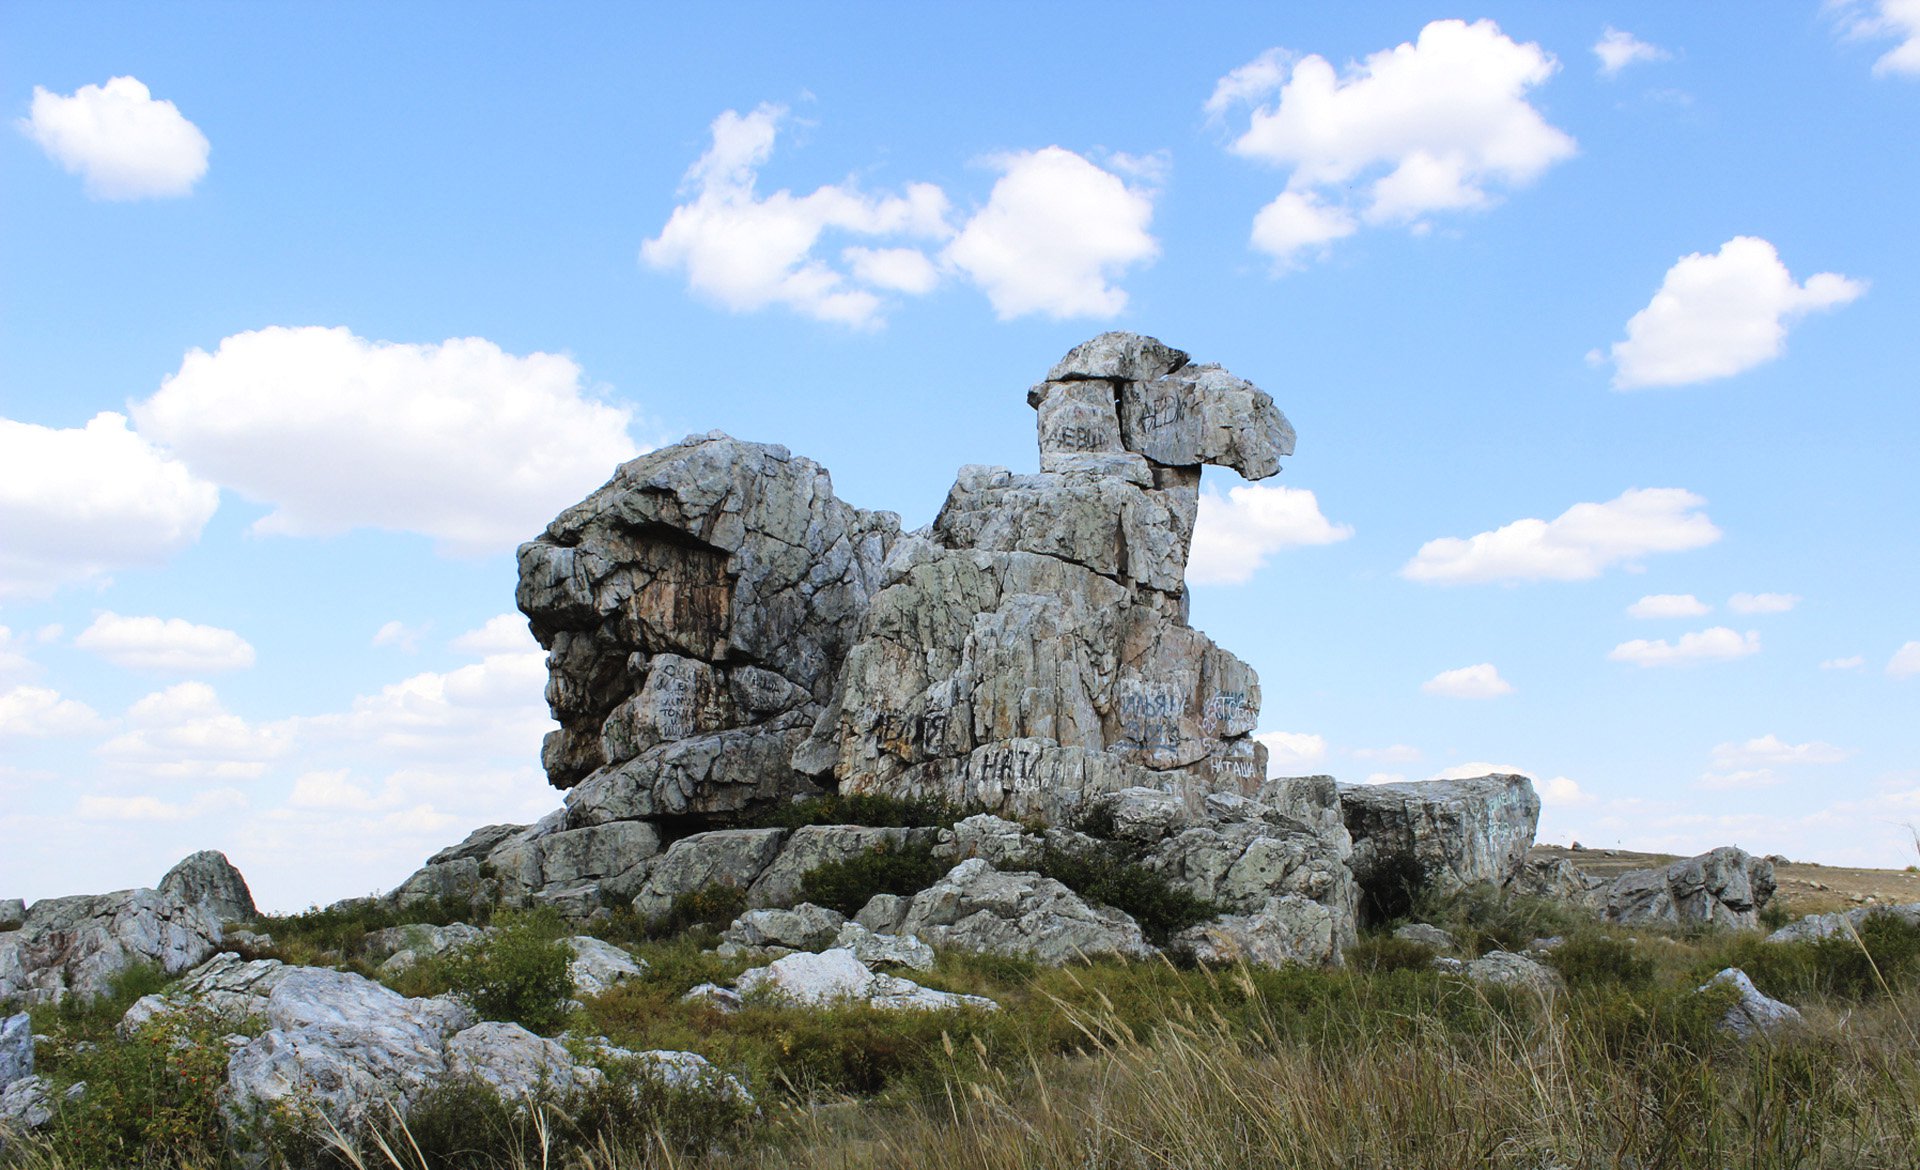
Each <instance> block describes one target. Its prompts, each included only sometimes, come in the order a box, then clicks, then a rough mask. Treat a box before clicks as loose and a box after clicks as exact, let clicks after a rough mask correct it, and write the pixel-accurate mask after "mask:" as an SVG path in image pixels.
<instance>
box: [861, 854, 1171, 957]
mask: <svg viewBox="0 0 1920 1170" xmlns="http://www.w3.org/2000/svg"><path fill="white" fill-rule="evenodd" d="M896 933H901V934H911V935H913V936H914V937H915V938H918V939H921V940H922V941H924V942H927V943H930V944H932V945H933V946H936V947H952V948H953V949H955V950H962V951H974V952H978V953H983V954H999V955H1013V956H1020V957H1027V958H1031V959H1034V960H1036V961H1038V962H1041V963H1049V964H1056V965H1057V964H1060V963H1065V962H1068V961H1069V960H1072V959H1076V958H1080V957H1082V956H1097V955H1121V956H1126V957H1130V958H1146V957H1148V956H1150V955H1152V954H1153V953H1154V950H1153V947H1151V946H1150V945H1148V943H1147V940H1146V938H1145V936H1143V935H1142V934H1141V932H1140V925H1139V923H1137V922H1135V921H1134V920H1133V919H1132V918H1131V917H1129V916H1128V915H1126V914H1124V913H1122V912H1120V911H1118V910H1114V909H1112V908H1110V907H1106V906H1095V905H1090V904H1089V903H1087V902H1085V901H1084V900H1082V899H1081V898H1080V896H1079V895H1078V894H1075V893H1074V892H1073V891H1072V890H1070V889H1068V888H1067V887H1066V886H1064V885H1061V884H1060V883H1059V882H1057V881H1054V880H1053V879H1052V878H1045V877H1041V876H1040V875H1039V874H1036V873H1018V872H1014V873H1002V872H1000V871H999V870H996V869H995V868H993V866H992V865H990V864H988V863H987V862H986V860H985V859H983V858H978V857H976V858H973V859H971V860H969V861H963V862H961V863H960V864H959V865H956V866H954V867H953V868H952V869H951V870H949V871H947V875H946V876H945V877H943V878H941V879H940V880H939V881H938V882H936V883H934V884H933V885H932V886H930V887H928V888H927V889H925V890H923V891H921V892H920V893H919V894H916V895H915V896H914V898H913V901H912V903H911V904H910V905H909V906H908V908H907V912H906V914H905V915H904V916H902V918H901V920H900V925H899V928H898V931H897V932H896Z"/></svg>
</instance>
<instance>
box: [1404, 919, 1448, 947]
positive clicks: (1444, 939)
mask: <svg viewBox="0 0 1920 1170" xmlns="http://www.w3.org/2000/svg"><path fill="white" fill-rule="evenodd" d="M1393 937H1395V938H1397V939H1400V940H1402V941H1403V942H1410V943H1419V944H1420V945H1421V946H1423V947H1432V948H1433V949H1434V950H1436V951H1450V950H1452V949H1453V948H1454V947H1455V946H1456V945H1458V944H1456V943H1455V942H1454V941H1453V936H1452V935H1450V934H1448V933H1447V932H1446V931H1444V930H1441V929H1440V928H1439V927H1437V926H1430V925H1428V924H1427V923H1425V922H1409V923H1407V924H1406V925H1404V926H1396V927H1394V929H1393Z"/></svg>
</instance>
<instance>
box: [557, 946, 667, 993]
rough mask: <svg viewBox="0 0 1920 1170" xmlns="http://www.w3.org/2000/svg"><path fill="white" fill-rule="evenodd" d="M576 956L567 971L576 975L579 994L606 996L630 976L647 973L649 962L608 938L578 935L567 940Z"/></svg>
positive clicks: (575, 982) (575, 984)
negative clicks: (617, 945) (634, 955)
mask: <svg viewBox="0 0 1920 1170" xmlns="http://www.w3.org/2000/svg"><path fill="white" fill-rule="evenodd" d="M567 946H568V947H569V948H570V949H571V950H572V951H573V959H572V961H571V962H569V963H568V964H567V974H569V975H571V976H573V990H574V994H576V995H605V994H606V993H607V992H609V991H612V990H613V989H614V988H615V987H618V986H619V985H620V984H622V983H625V982H626V981H627V980H629V979H638V978H640V977H641V976H643V975H645V974H646V973H647V965H646V963H644V962H642V961H641V960H639V959H636V958H634V957H633V956H632V955H630V954H628V953H627V952H625V951H623V950H621V949H620V948H619V947H616V946H614V945H613V944H612V943H610V942H607V941H606V940H604V939H597V938H594V937H593V936H591V935H585V934H577V935H574V936H573V937H572V938H570V939H568V940H567Z"/></svg>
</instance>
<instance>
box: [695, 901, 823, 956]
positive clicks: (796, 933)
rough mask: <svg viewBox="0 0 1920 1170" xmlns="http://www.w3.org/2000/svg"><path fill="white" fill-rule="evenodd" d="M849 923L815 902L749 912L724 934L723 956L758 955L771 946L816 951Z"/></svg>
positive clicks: (721, 935)
mask: <svg viewBox="0 0 1920 1170" xmlns="http://www.w3.org/2000/svg"><path fill="white" fill-rule="evenodd" d="M846 922H847V919H846V916H845V915H844V914H839V913H837V912H835V911H832V910H829V909H827V908H826V907H824V906H816V905H814V904H813V903H812V902H802V903H800V904H799V905H798V906H795V907H794V908H793V909H791V910H778V909H766V910H749V911H747V912H746V913H745V914H742V915H741V916H740V917H738V918H736V919H734V920H733V925H731V926H729V927H727V929H726V930H724V931H722V932H721V934H720V953H721V954H722V955H729V956H730V955H734V954H756V953H759V952H761V951H763V950H765V949H767V948H770V947H778V948H780V949H781V950H783V951H817V950H819V949H821V948H822V947H825V946H828V945H829V944H831V943H832V942H833V940H834V938H835V937H836V936H838V935H839V933H840V928H841V927H842V926H845V925H846Z"/></svg>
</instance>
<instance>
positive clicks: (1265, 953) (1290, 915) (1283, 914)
mask: <svg viewBox="0 0 1920 1170" xmlns="http://www.w3.org/2000/svg"><path fill="white" fill-rule="evenodd" d="M1172 945H1173V949H1175V950H1184V951H1186V952H1187V953H1188V954H1190V955H1192V957H1193V958H1194V959H1196V960H1198V961H1200V962H1203V963H1214V964H1224V963H1239V962H1246V963H1253V964H1256V965H1259V966H1263V967H1285V966H1292V965H1300V966H1309V967H1337V966H1339V965H1340V949H1341V945H1342V944H1341V941H1340V930H1339V927H1338V926H1337V925H1336V924H1335V921H1334V916H1333V912H1332V911H1331V910H1329V909H1328V908H1327V907H1326V906H1324V905H1322V904H1320V903H1319V902H1316V901H1314V900H1313V899H1311V898H1308V897H1304V896H1302V895H1300V894H1280V895H1276V896H1274V897H1271V898H1268V899H1267V900H1266V902H1265V903H1264V904H1263V905H1262V906H1260V907H1259V909H1257V910H1255V911H1254V912H1252V913H1249V914H1223V915H1221V916H1220V917H1218V918H1215V919H1213V920H1212V921H1210V922H1203V923H1200V924H1199V925H1197V926H1192V927H1189V928H1188V929H1186V930H1184V931H1182V932H1180V933H1179V934H1177V935H1175V936H1174V938H1173V944H1172Z"/></svg>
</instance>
